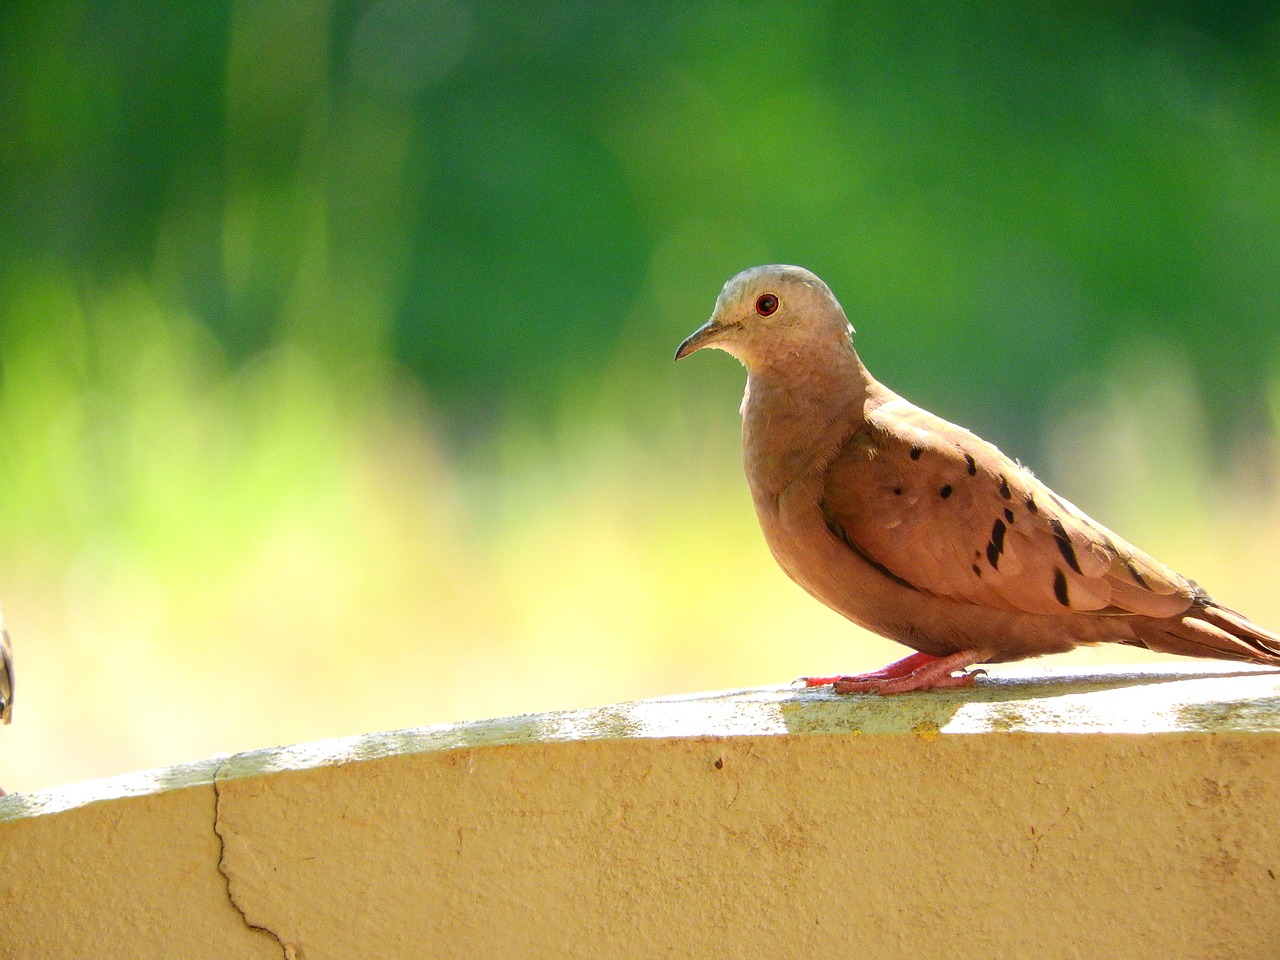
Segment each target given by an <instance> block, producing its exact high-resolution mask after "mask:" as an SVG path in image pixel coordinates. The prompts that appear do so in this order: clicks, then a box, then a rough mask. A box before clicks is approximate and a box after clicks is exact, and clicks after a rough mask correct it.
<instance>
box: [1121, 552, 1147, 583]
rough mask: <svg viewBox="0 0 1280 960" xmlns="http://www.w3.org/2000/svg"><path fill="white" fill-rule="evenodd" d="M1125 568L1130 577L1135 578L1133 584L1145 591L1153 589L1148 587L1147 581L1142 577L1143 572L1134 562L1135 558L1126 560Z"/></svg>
mask: <svg viewBox="0 0 1280 960" xmlns="http://www.w3.org/2000/svg"><path fill="white" fill-rule="evenodd" d="M1124 568H1125V569H1126V570H1128V571H1129V576H1131V577H1133V582H1134V583H1136V584H1137V585H1138V586H1140V587H1142V588H1143V589H1144V590H1149V589H1151V588H1150V587H1148V586H1147V580H1146V578H1145V577H1144V576H1143V575H1142V571H1140V570H1139V569H1138V565H1137V564H1136V563H1134V562H1133V557H1125V558H1124Z"/></svg>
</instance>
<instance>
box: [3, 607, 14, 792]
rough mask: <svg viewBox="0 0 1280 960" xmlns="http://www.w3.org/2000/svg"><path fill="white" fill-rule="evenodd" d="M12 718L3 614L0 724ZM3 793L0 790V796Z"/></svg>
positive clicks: (9, 651)
mask: <svg viewBox="0 0 1280 960" xmlns="http://www.w3.org/2000/svg"><path fill="white" fill-rule="evenodd" d="M12 717H13V647H11V646H10V645H9V631H8V630H6V629H5V628H4V614H3V613H0V723H8V722H9V720H10V719H12ZM3 794H4V791H3V790H0V796H3Z"/></svg>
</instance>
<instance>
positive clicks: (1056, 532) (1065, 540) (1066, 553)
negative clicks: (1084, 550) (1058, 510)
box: [1049, 517, 1080, 573]
mask: <svg viewBox="0 0 1280 960" xmlns="http://www.w3.org/2000/svg"><path fill="white" fill-rule="evenodd" d="M1049 526H1050V527H1051V528H1052V529H1053V539H1055V540H1057V541H1058V552H1059V553H1061V554H1062V559H1063V560H1065V561H1067V566H1069V567H1070V568H1071V569H1072V570H1074V571H1075V572H1076V573H1079V572H1080V561H1078V560H1077V559H1076V548H1075V547H1073V546H1072V545H1071V538H1070V537H1068V536H1067V531H1066V529H1065V528H1064V527H1063V526H1062V521H1061V520H1059V519H1058V518H1057V517H1050V518H1049Z"/></svg>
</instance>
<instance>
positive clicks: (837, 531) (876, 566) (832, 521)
mask: <svg viewBox="0 0 1280 960" xmlns="http://www.w3.org/2000/svg"><path fill="white" fill-rule="evenodd" d="M822 516H823V520H824V522H825V523H826V525H827V529H828V530H830V531H831V533H832V534H833V535H834V536H835V538H836V539H837V540H839V541H840V542H841V543H843V544H844V545H845V546H846V547H848V548H849V549H850V550H852V551H853V552H854V553H856V554H857V555H858V556H859V557H861V558H862V559H863V560H864V561H865V562H866V563H867V565H868V566H870V567H871V569H872V570H874V571H876V573H878V574H880V575H881V576H884V577H887V578H888V579H890V580H892V581H893V582H894V583H896V584H897V585H898V586H900V587H906V588H907V589H908V590H915V591H917V592H918V591H919V590H920V588H919V587H917V586H916V585H915V584H914V583H912V582H911V581H910V580H904V579H903V578H902V577H900V576H898V575H897V574H896V573H894V572H893V571H892V570H890V569H889V568H888V567H886V566H885V565H884V564H883V563H881V562H880V561H879V560H877V559H875V557H873V556H871V555H870V554H869V553H867V551H865V550H863V549H862V547H860V546H859V545H858V544H857V543H855V542H854V540H853V539H852V538H851V537H850V536H849V534H848V533H847V532H846V531H845V529H844V527H842V526H841V525H840V521H839V520H837V519H836V518H835V516H834V515H833V514H832V513H831V512H830V510H829V509H828V507H827V505H826V504H825V503H824V504H823V505H822Z"/></svg>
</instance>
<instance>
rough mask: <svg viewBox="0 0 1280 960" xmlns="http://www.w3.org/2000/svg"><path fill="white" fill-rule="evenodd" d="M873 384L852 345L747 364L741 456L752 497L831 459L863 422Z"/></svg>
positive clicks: (774, 491) (784, 484)
mask: <svg viewBox="0 0 1280 960" xmlns="http://www.w3.org/2000/svg"><path fill="white" fill-rule="evenodd" d="M874 386H876V382H875V380H874V379H872V377H871V375H870V374H869V373H868V372H867V369H866V367H864V366H863V365H862V361H861V360H860V359H859V358H858V355H857V353H855V352H854V350H853V348H852V346H850V347H849V348H848V349H847V350H840V351H838V352H835V353H834V354H832V353H825V354H824V355H823V356H822V357H820V358H818V357H812V358H810V357H804V356H791V357H787V358H784V360H783V361H782V362H774V363H766V364H752V365H751V366H750V367H748V370H747V390H746V393H745V394H744V395H743V398H742V454H743V460H744V465H745V467H746V471H747V477H748V479H749V480H750V481H751V484H752V488H753V493H754V494H755V495H756V497H757V499H759V498H760V497H762V496H763V497H766V498H767V497H776V496H777V495H778V494H779V493H780V492H781V491H782V490H783V489H785V488H786V487H787V486H788V485H790V484H791V483H792V482H793V481H794V480H796V479H797V478H798V477H801V476H804V475H807V474H808V473H809V472H810V471H812V470H813V469H814V468H815V467H816V466H821V465H823V464H825V463H827V462H829V461H830V459H831V458H832V457H833V456H834V455H835V453H836V452H837V451H838V450H839V448H840V446H841V445H843V443H844V442H845V441H846V440H847V439H848V438H849V436H850V435H851V434H852V433H853V432H854V431H856V430H857V429H858V428H859V427H860V426H861V425H862V423H863V422H864V409H865V407H866V402H867V399H868V395H869V391H871V390H872V389H873V388H874Z"/></svg>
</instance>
